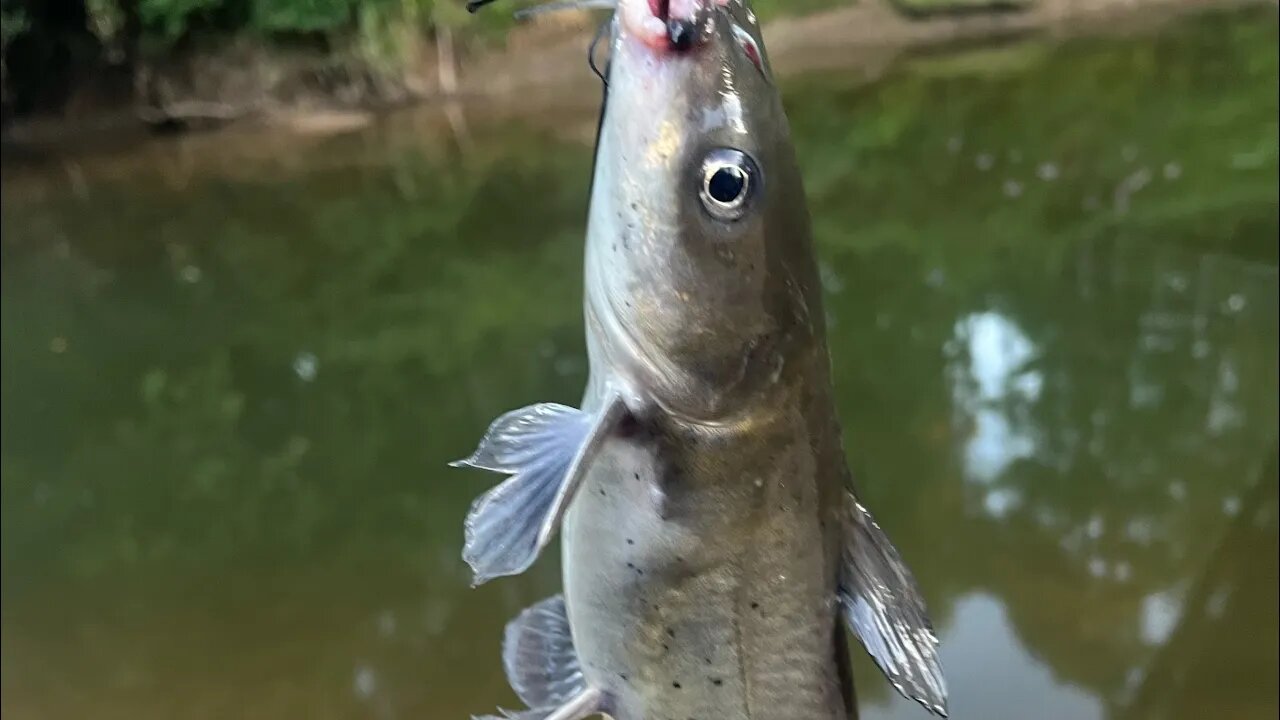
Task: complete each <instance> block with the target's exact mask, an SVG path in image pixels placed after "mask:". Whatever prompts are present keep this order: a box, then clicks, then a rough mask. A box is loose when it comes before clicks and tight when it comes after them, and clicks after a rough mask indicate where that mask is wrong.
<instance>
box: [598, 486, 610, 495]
mask: <svg viewBox="0 0 1280 720" xmlns="http://www.w3.org/2000/svg"><path fill="white" fill-rule="evenodd" d="M600 497H609V496H608V495H606V494H605V492H604V488H600Z"/></svg>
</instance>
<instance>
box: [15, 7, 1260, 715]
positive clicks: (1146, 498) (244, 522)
mask: <svg viewBox="0 0 1280 720" xmlns="http://www.w3.org/2000/svg"><path fill="white" fill-rule="evenodd" d="M1274 20H1275V18H1274V10H1273V9H1264V10H1258V11H1250V12H1246V13H1240V14H1233V15H1221V16H1209V17H1203V18H1199V19H1196V20H1194V21H1192V22H1188V23H1182V24H1179V25H1176V26H1172V27H1169V28H1166V29H1165V30H1164V31H1162V33H1161V34H1160V35H1158V36H1155V37H1138V38H1125V39H1108V40H1092V41H1075V42H1072V43H1069V44H1067V45H1065V46H1061V47H1049V46H1045V45H1037V44H1028V45H1019V46H1012V47H1004V48H999V49H997V50H996V51H991V50H986V51H983V52H982V53H977V54H969V55H964V56H957V55H954V54H952V55H947V56H945V57H931V58H925V59H919V60H916V61H911V62H908V63H906V64H905V65H904V66H903V67H901V68H900V69H899V70H897V71H895V72H894V73H893V74H892V75H891V76H890V77H888V78H886V79H885V80H884V81H882V82H879V83H876V84H875V85H872V86H864V87H857V86H851V85H849V84H848V82H847V81H846V80H845V79H844V78H843V77H842V76H839V75H817V76H808V77H803V78H797V79H795V80H793V81H790V82H788V83H787V93H788V97H787V101H788V106H789V108H790V112H791V116H792V119H793V123H794V126H795V135H796V139H797V143H798V145H799V150H800V153H801V159H802V162H803V165H804V167H805V171H806V178H807V182H808V188H809V192H810V194H811V197H812V205H813V213H814V216H815V225H816V229H817V232H818V239H819V243H820V250H821V253H822V264H823V276H824V280H825V282H826V283H827V289H828V294H829V298H830V300H829V305H828V307H829V312H830V323H831V327H832V344H833V353H834V355H835V370H836V379H837V383H838V394H839V398H838V399H839V404H840V407H841V411H842V414H843V416H844V419H845V424H846V429H847V436H848V437H847V441H848V446H849V448H850V451H851V454H852V456H853V457H852V462H853V463H854V471H855V473H856V475H857V476H858V481H859V483H860V486H861V491H862V493H863V495H864V496H865V498H866V500H867V502H868V504H869V505H870V506H871V507H872V508H873V509H874V510H875V511H876V513H877V516H878V517H879V518H880V519H881V521H882V522H883V524H884V525H885V526H886V527H887V529H888V530H889V531H890V532H891V534H892V535H893V537H894V538H895V539H896V540H897V542H898V544H899V545H900V547H901V549H902V551H903V553H904V554H905V555H906V557H907V558H908V559H909V560H910V562H911V563H912V565H913V567H914V568H915V570H916V573H917V575H918V577H919V578H920V581H921V583H922V585H923V586H924V590H925V593H926V595H927V596H928V598H929V600H930V603H931V606H932V608H933V611H934V614H935V619H936V620H937V624H938V626H939V627H940V629H941V631H942V634H943V636H944V641H945V644H944V661H945V662H946V663H947V664H948V667H949V669H950V675H951V682H952V685H953V693H954V706H953V708H954V710H955V714H956V715H957V716H958V717H983V718H1003V717H1009V718H1013V717H1025V716H1027V713H1028V712H1035V713H1037V716H1039V717H1063V718H1066V717H1070V718H1076V717H1085V718H1087V717H1113V718H1126V719H1127V718H1148V717H1206V716H1228V715H1229V716H1231V717H1259V718H1261V717H1274V715H1275V713H1276V711H1277V684H1276V676H1277V669H1278V668H1277V659H1276V652H1275V648H1276V646H1277V642H1276V638H1277V624H1276V616H1275V613H1274V612H1273V611H1271V610H1269V609H1273V608H1274V607H1275V606H1276V604H1277V597H1276V592H1277V591H1276V586H1277V583H1276V564H1277V563H1276V556H1277V549H1276V547H1277V546H1276V527H1277V520H1276V510H1275V492H1276V490H1275V488H1276V467H1275V459H1274V458H1275V447H1276V431H1277V427H1276V425H1277V423H1276V414H1277V406H1276V398H1277V379H1276V368H1277V356H1276V346H1277V331H1276V326H1277V317H1276V312H1277V311H1276V296H1277V280H1276V262H1277V250H1276V248H1277V245H1276V241H1275V238H1276V236H1277V231H1278V230H1280V222H1278V220H1277V216H1278V211H1277V201H1276V197H1277V140H1276V137H1277V121H1276V117H1277V100H1276V94H1275V90H1274V88H1275V86H1276V80H1277V61H1276V48H1277V42H1276V36H1277V30H1276V24H1275V21H1274ZM590 120H591V119H590V118H583V121H584V122H586V123H590ZM395 127H396V126H394V125H388V126H387V127H382V128H375V129H373V130H371V131H369V132H368V133H363V134H356V135H353V136H346V137H342V138H335V139H332V140H328V141H323V142H320V143H318V144H317V145H315V146H313V147H311V148H310V149H309V150H307V151H306V153H305V154H304V155H303V156H302V157H300V158H298V159H296V161H295V162H294V166H295V169H294V170H293V171H291V172H288V173H279V172H277V173H271V174H261V173H258V174H255V173H252V172H245V173H240V174H225V173H224V174H221V175H214V174H202V173H200V172H199V169H198V168H196V169H195V170H194V171H192V172H191V174H190V175H188V176H184V177H183V181H182V182H181V183H177V182H175V181H174V180H173V176H172V175H171V174H170V175H161V174H157V173H154V172H147V171H146V168H145V167H140V168H139V169H138V170H137V171H136V172H132V171H131V172H132V175H133V176H132V177H126V178H123V179H120V178H116V179H101V178H99V177H98V176H96V175H94V174H92V173H91V174H90V175H89V177H88V178H87V179H85V180H83V181H80V180H77V181H75V182H68V181H66V180H65V179H64V178H65V175H64V173H63V170H62V168H61V166H59V165H58V164H56V163H51V164H48V165H41V164H35V165H34V166H30V167H25V168H23V169H21V172H18V171H14V172H13V173H12V174H6V178H5V198H4V204H3V214H2V216H0V219H2V222H3V228H2V229H3V245H2V249H3V256H2V259H3V290H2V292H3V299H4V302H3V306H2V310H0V313H2V315H0V320H2V333H3V368H2V380H3V394H4V405H3V428H2V432H3V453H2V454H0V461H2V463H3V483H2V489H3V518H2V519H3V523H2V528H3V530H2V532H3V555H2V559H3V599H4V607H3V633H2V638H0V648H2V651H3V652H2V655H0V659H2V663H0V671H2V673H3V678H2V679H3V710H4V712H5V713H6V715H7V714H9V713H11V712H12V713H15V714H16V715H15V716H20V717H52V718H63V717H66V718H70V717H84V716H86V715H92V716H94V717H99V718H116V717H120V718H125V717H128V718H137V717H146V718H151V717H157V718H158V717H175V716H177V717H195V718H203V717H208V718H226V717H245V718H251V717H263V718H267V717H270V718H278V717H298V716H305V717H320V718H323V717H335V718H336V717H375V718H390V717H465V716H466V715H467V714H468V713H471V712H480V711H486V710H488V709H489V708H491V707H492V706H493V705H495V704H499V703H507V704H511V703H512V698H511V696H510V694H509V691H508V690H507V689H506V687H505V681H504V680H503V678H502V677H501V669H500V664H499V662H498V643H499V636H500V632H501V626H502V624H503V623H504V622H505V621H506V619H507V618H508V617H510V616H511V615H513V614H514V613H515V612H516V611H518V610H519V609H520V608H521V607H523V606H525V605H526V604H528V603H529V602H532V601H533V600H535V599H537V598H540V597H542V596H543V595H545V594H548V593H550V592H554V590H555V588H556V587H557V585H558V568H557V567H556V562H555V560H554V558H549V559H548V560H546V561H544V562H541V563H540V564H539V565H538V566H537V567H536V568H535V569H534V570H533V571H532V572H531V573H530V574H528V575H527V576H525V577H521V578H516V579H510V580H503V581H500V582H495V583H493V584H491V585H489V586H486V587H484V588H481V589H478V590H470V589H468V588H467V576H466V574H465V573H464V571H463V568H462V566H461V562H460V560H459V558H458V553H459V550H460V545H461V518H462V515H463V514H464V512H465V509H466V507H467V505H468V504H469V502H470V501H471V499H472V498H473V497H474V496H475V495H477V494H478V493H479V492H480V491H481V490H483V488H484V485H485V483H487V482H490V479H489V478H484V477H481V476H477V475H467V474H465V473H459V472H448V471H446V470H445V469H444V467H443V465H444V463H445V462H446V461H447V460H449V459H452V458H454V457H456V456H458V455H459V454H460V453H463V452H465V451H466V450H468V449H469V448H470V446H471V444H472V443H473V442H474V440H475V438H476V436H477V433H478V432H479V431H480V429H481V428H482V427H483V426H484V425H485V424H486V423H487V421H488V420H489V419H490V418H492V417H493V416H494V415H496V414H497V413H498V412H501V411H502V410H504V409H508V408H510V407H514V406H518V405H521V404H524V403H528V402H532V401H537V400H557V401H562V402H573V401H575V400H576V398H577V397H578V395H579V393H580V391H581V386H582V382H583V372H584V369H585V368H584V365H583V348H582V337H581V333H582V331H581V321H580V316H579V312H580V311H579V302H580V292H581V291H580V264H581V232H582V224H583V217H584V213H585V188H586V181H587V173H588V172H589V167H590V157H589V148H587V147H584V146H582V145H580V144H576V143H570V142H567V141H559V140H556V139H554V138H552V137H549V136H548V135H547V134H545V133H542V132H536V131H533V130H528V129H519V128H512V127H505V128H500V129H488V130H480V131H478V134H477V137H476V148H477V149H476V150H475V151H473V152H472V153H470V154H467V155H458V154H457V153H455V152H452V151H450V150H448V149H447V148H443V147H441V146H438V145H433V144H432V143H429V142H419V141H416V140H414V139H413V138H411V137H406V136H405V135H404V131H403V130H396V129H395ZM282 152H287V150H284V151H282ZM179 164H180V163H179ZM32 187H38V188H41V189H39V190H38V191H29V190H30V188H32ZM857 671H858V673H859V678H860V690H859V692H860V695H861V698H862V701H863V705H864V716H866V717H872V718H877V717H919V715H918V713H917V711H916V710H914V709H913V708H912V707H911V706H910V705H909V704H906V703H904V702H899V701H897V700H896V699H893V698H891V697H890V696H889V694H888V692H887V691H886V689H885V685H884V683H883V682H882V681H880V680H879V679H878V678H876V677H875V673H874V671H873V670H872V669H870V667H869V666H868V665H867V664H866V663H860V664H859V665H858V666H857Z"/></svg>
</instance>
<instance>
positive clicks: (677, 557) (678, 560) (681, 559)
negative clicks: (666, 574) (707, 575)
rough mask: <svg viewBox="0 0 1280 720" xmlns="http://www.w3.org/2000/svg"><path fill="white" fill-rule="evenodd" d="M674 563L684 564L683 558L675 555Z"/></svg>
mask: <svg viewBox="0 0 1280 720" xmlns="http://www.w3.org/2000/svg"><path fill="white" fill-rule="evenodd" d="M676 562H678V563H682V562H684V558H682V557H680V556H679V555H677V556H676Z"/></svg>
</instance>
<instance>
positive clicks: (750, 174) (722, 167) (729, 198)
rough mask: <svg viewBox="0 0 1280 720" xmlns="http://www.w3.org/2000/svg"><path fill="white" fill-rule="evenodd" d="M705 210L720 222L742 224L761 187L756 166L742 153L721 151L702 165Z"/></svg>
mask: <svg viewBox="0 0 1280 720" xmlns="http://www.w3.org/2000/svg"><path fill="white" fill-rule="evenodd" d="M701 181H702V186H701V187H700V188H699V192H698V196H699V198H700V199H701V200H702V207H703V208H705V209H706V211H707V213H709V214H710V215H711V217H713V218H715V219H717V220H725V221H733V220H738V219H739V218H741V217H742V216H743V215H745V214H746V212H747V205H748V203H749V202H750V200H751V197H752V196H753V195H754V194H755V192H756V186H757V185H759V183H760V171H759V170H758V169H757V168H756V164H755V162H754V161H752V160H751V158H750V157H748V156H747V154H746V153H744V152H742V151H741V150H733V149H731V148H718V149H715V150H712V151H711V152H709V153H707V157H706V158H705V159H704V160H703V161H702V176H701Z"/></svg>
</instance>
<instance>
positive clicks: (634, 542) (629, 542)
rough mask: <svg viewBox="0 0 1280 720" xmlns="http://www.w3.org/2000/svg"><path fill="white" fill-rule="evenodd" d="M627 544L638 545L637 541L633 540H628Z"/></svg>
mask: <svg viewBox="0 0 1280 720" xmlns="http://www.w3.org/2000/svg"><path fill="white" fill-rule="evenodd" d="M627 544H628V545H635V544H636V541H635V540H632V539H631V538H627Z"/></svg>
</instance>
